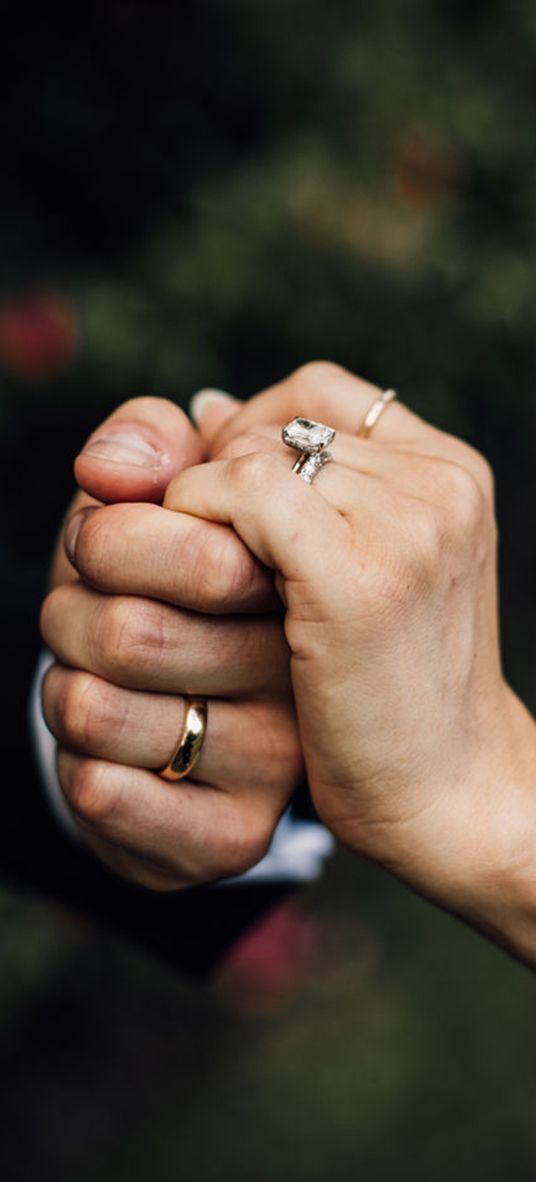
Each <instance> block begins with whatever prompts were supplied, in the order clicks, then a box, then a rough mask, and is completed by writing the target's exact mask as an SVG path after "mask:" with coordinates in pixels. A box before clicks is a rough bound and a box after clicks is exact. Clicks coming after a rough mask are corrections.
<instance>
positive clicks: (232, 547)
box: [183, 524, 256, 611]
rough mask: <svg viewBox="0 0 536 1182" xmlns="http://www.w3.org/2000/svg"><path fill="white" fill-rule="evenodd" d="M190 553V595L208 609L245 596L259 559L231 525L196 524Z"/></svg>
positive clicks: (216, 609)
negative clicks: (256, 561) (255, 557)
mask: <svg viewBox="0 0 536 1182" xmlns="http://www.w3.org/2000/svg"><path fill="white" fill-rule="evenodd" d="M189 553H190V561H189V569H188V578H189V580H190V591H189V598H190V599H192V600H193V601H194V602H196V603H199V604H202V605H203V607H204V608H205V609H209V610H213V611H222V610H224V609H225V608H226V607H227V606H228V605H230V604H236V603H237V602H241V601H242V600H243V599H244V598H246V596H247V594H248V591H249V589H250V587H251V586H252V585H253V582H254V580H255V574H256V563H255V560H254V558H253V556H252V555H251V554H250V552H249V551H248V550H247V549H246V547H245V546H244V545H243V543H242V542H241V541H240V539H239V538H238V537H237V536H236V535H235V534H234V533H233V531H232V530H231V529H230V528H228V527H227V526H219V525H218V526H212V527H210V528H207V526H206V524H203V525H197V526H194V528H193V530H192V544H191V546H189ZM185 574H186V572H183V575H185Z"/></svg>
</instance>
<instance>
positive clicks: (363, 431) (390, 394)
mask: <svg viewBox="0 0 536 1182" xmlns="http://www.w3.org/2000/svg"><path fill="white" fill-rule="evenodd" d="M394 398H396V390H384V391H383V393H382V394H380V397H379V398H375V399H374V402H373V403H372V406H371V407H369V409H368V411H367V413H366V415H365V418H364V419H363V422H362V423H361V426H360V427H359V430H358V431H357V432H356V434H357V435H359V436H360V437H361V439H367V438H368V436H369V435H370V432H371V431H372V428H373V427H375V426H376V423H377V422H378V419H379V418H380V415H382V414H383V412H384V410H385V408H386V407H387V406H389V403H390V402H392V401H393V399H394Z"/></svg>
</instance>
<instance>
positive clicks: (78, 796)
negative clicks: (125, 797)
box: [64, 759, 119, 824]
mask: <svg viewBox="0 0 536 1182" xmlns="http://www.w3.org/2000/svg"><path fill="white" fill-rule="evenodd" d="M107 773H108V769H107V767H106V765H105V764H102V763H99V762H97V761H96V760H92V759H81V760H79V762H78V765H77V767H76V769H75V770H74V771H73V773H72V775H71V777H70V779H69V783H68V785H66V786H64V791H65V793H66V796H67V798H68V800H69V804H70V805H71V808H72V809H73V812H75V813H76V815H77V816H78V817H79V818H80V819H81V820H82V821H86V822H88V823H89V824H99V823H101V822H103V821H107V820H109V818H110V817H111V816H112V814H113V813H114V812H115V810H116V807H117V804H118V799H119V794H118V791H117V787H116V784H115V782H114V781H113V780H112V777H111V776H110V775H109V773H108V774H107Z"/></svg>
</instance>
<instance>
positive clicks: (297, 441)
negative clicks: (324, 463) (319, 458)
mask: <svg viewBox="0 0 536 1182" xmlns="http://www.w3.org/2000/svg"><path fill="white" fill-rule="evenodd" d="M282 435H283V440H284V442H285V443H286V444H287V445H288V447H293V448H295V450H296V451H305V452H307V453H308V454H309V455H315V454H316V453H317V452H319V451H323V450H324V448H325V447H329V445H330V443H331V442H332V440H333V439H334V438H335V431H334V429H333V427H326V426H325V425H324V423H314V422H312V421H311V419H302V418H300V417H299V416H298V418H295V419H292V422H290V423H287V425H286V427H283V431H282Z"/></svg>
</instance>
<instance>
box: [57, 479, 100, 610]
mask: <svg viewBox="0 0 536 1182" xmlns="http://www.w3.org/2000/svg"><path fill="white" fill-rule="evenodd" d="M100 505H101V501H97V500H95V497H90V496H88V494H87V493H84V492H77V493H76V496H74V497H73V499H72V501H71V504H70V505H69V508H68V510H67V513H66V514H65V517H64V519H63V524H62V527H61V529H60V532H59V534H58V537H57V540H56V546H55V549H54V554H53V558H52V565H51V569H50V577H49V587H50V588H51V589H52V588H53V587H59V586H60V585H61V584H62V583H77V582H78V574H77V572H76V570H75V568H74V567H73V565H72V563H71V562H70V561H69V559H68V557H67V555H66V553H65V547H64V545H63V534H64V529H65V527H66V525H67V523H68V522H69V520H70V519H71V517H72V516H74V514H75V513H77V512H78V511H79V510H80V509H96V508H98V507H100Z"/></svg>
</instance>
